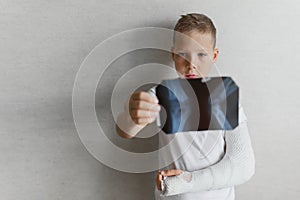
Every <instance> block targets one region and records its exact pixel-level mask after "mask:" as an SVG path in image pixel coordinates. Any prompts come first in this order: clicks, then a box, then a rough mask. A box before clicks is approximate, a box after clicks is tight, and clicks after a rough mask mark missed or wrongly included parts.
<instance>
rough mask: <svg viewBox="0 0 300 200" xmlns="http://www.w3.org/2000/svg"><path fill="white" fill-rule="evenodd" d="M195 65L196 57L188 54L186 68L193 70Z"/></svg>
mask: <svg viewBox="0 0 300 200" xmlns="http://www.w3.org/2000/svg"><path fill="white" fill-rule="evenodd" d="M196 66H197V63H196V59H195V58H194V56H190V57H189V58H188V59H187V60H186V67H187V68H188V70H194V69H196Z"/></svg>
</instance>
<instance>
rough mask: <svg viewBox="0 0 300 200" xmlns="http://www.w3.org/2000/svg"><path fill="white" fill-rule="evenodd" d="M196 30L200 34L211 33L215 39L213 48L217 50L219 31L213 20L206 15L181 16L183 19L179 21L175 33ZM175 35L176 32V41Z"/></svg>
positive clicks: (191, 14)
mask: <svg viewBox="0 0 300 200" xmlns="http://www.w3.org/2000/svg"><path fill="white" fill-rule="evenodd" d="M194 30H196V31H198V32H200V33H210V34H211V36H212V39H213V47H214V48H215V46H216V40H217V39H216V34H217V30H216V27H215V25H214V23H213V22H212V20H211V19H210V18H209V17H207V16H206V15H204V14H199V13H190V14H186V15H181V18H180V19H179V20H178V21H177V23H176V25H175V28H174V31H177V32H180V33H189V32H191V31H194ZM175 33H176V32H174V38H173V40H174V41H175Z"/></svg>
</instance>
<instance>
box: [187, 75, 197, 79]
mask: <svg viewBox="0 0 300 200" xmlns="http://www.w3.org/2000/svg"><path fill="white" fill-rule="evenodd" d="M185 77H186V78H196V77H197V76H196V74H186V75H185Z"/></svg>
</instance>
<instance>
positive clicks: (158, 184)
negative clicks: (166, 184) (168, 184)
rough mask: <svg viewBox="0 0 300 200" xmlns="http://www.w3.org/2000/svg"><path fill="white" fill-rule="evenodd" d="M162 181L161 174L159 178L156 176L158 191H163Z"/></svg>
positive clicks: (158, 174)
mask: <svg viewBox="0 0 300 200" xmlns="http://www.w3.org/2000/svg"><path fill="white" fill-rule="evenodd" d="M161 181H162V175H161V174H160V173H157V176H156V186H157V189H158V190H160V191H161V190H162V188H161Z"/></svg>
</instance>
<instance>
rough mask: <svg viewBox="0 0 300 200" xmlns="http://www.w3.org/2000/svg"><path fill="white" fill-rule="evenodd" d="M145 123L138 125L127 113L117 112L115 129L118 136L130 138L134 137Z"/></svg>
mask: <svg viewBox="0 0 300 200" xmlns="http://www.w3.org/2000/svg"><path fill="white" fill-rule="evenodd" d="M145 126H146V125H138V124H136V123H134V121H133V120H132V119H131V117H130V115H129V113H128V114H127V113H126V112H122V113H120V114H119V116H118V118H117V123H116V131H117V133H118V134H119V136H121V137H123V138H126V139H131V138H133V137H135V136H136V135H137V134H138V133H139V132H140V131H141V130H142V129H143V128H144V127H145Z"/></svg>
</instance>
